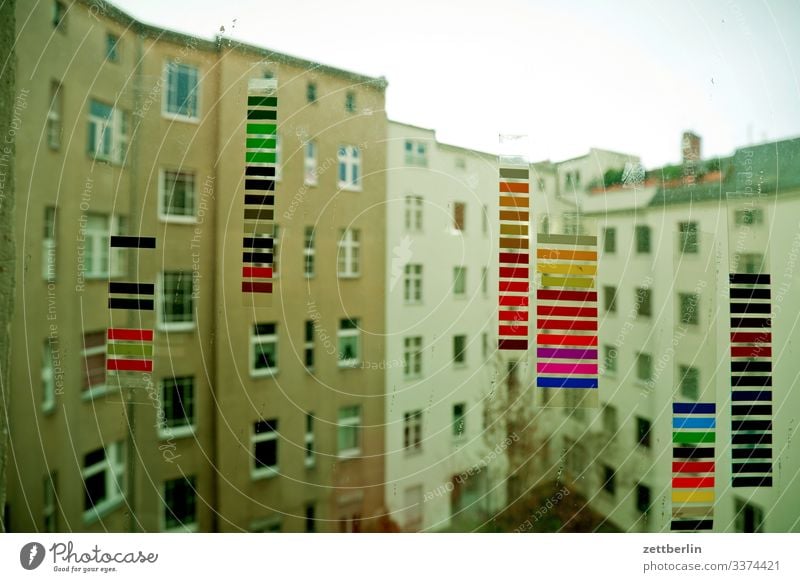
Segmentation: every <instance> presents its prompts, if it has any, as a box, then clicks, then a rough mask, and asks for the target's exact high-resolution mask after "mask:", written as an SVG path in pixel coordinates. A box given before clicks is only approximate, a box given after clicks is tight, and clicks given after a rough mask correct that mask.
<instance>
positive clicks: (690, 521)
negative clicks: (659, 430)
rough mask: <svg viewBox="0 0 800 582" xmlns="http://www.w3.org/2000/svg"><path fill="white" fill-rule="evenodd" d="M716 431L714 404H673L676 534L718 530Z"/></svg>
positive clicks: (673, 478)
mask: <svg viewBox="0 0 800 582" xmlns="http://www.w3.org/2000/svg"><path fill="white" fill-rule="evenodd" d="M716 428H717V421H716V405H715V404H714V403H709V402H693V403H684V402H675V403H673V404H672V444H673V449H672V457H673V459H672V521H671V523H670V530H672V531H681V532H687V531H710V530H712V529H713V527H714V484H715V479H714V471H715V468H716V465H715V461H714V457H715V455H714V442H715V440H716ZM709 445H710V446H709Z"/></svg>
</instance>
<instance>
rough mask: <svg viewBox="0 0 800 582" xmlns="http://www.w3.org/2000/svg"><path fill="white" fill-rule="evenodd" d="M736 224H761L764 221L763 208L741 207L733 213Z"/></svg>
mask: <svg viewBox="0 0 800 582" xmlns="http://www.w3.org/2000/svg"><path fill="white" fill-rule="evenodd" d="M734 217H735V219H736V224H746V225H751V224H763V223H764V209H763V208H743V209H741V210H737V211H736V212H735V213H734Z"/></svg>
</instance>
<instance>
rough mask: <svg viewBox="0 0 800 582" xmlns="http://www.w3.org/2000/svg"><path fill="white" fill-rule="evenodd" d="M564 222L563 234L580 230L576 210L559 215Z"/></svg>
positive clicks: (577, 232) (576, 232)
mask: <svg viewBox="0 0 800 582" xmlns="http://www.w3.org/2000/svg"><path fill="white" fill-rule="evenodd" d="M561 218H562V221H563V223H564V234H579V233H580V231H581V224H580V217H579V215H578V213H577V212H564V213H563V214H562V215H561Z"/></svg>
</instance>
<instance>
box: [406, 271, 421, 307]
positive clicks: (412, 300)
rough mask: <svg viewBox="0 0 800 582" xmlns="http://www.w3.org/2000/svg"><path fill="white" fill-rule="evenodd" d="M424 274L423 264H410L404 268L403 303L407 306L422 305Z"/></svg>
mask: <svg viewBox="0 0 800 582" xmlns="http://www.w3.org/2000/svg"><path fill="white" fill-rule="evenodd" d="M422 274H423V266H422V264H421V263H408V264H406V265H405V266H404V267H403V301H404V302H405V303H406V304H407V305H419V304H420V303H422V282H423V279H422Z"/></svg>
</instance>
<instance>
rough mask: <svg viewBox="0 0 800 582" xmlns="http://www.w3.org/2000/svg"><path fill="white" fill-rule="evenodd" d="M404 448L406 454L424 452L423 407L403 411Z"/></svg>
mask: <svg viewBox="0 0 800 582" xmlns="http://www.w3.org/2000/svg"><path fill="white" fill-rule="evenodd" d="M403 450H404V451H405V452H406V454H407V455H408V454H416V453H421V452H422V409H421V408H419V409H416V410H411V411H409V412H405V413H403Z"/></svg>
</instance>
